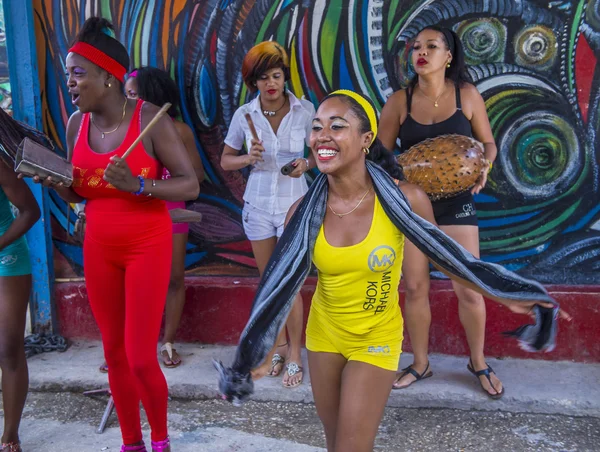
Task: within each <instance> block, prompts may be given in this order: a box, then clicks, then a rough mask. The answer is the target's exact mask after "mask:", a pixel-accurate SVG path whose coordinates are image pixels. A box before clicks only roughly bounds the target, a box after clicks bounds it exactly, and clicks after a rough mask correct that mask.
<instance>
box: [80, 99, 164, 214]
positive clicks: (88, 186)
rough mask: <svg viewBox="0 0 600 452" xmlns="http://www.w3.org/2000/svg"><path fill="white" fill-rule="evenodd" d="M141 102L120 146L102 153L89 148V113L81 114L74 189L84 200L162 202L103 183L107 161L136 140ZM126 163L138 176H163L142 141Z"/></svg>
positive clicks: (153, 177) (139, 122) (139, 124)
mask: <svg viewBox="0 0 600 452" xmlns="http://www.w3.org/2000/svg"><path fill="white" fill-rule="evenodd" d="M143 103H144V101H142V100H138V102H137V104H136V106H135V111H134V112H133V116H132V117H131V122H130V123H129V129H127V134H126V135H125V139H124V140H123V142H122V143H121V144H120V146H119V147H117V148H116V149H114V150H112V151H111V152H107V153H104V154H99V153H97V152H95V151H94V150H92V148H91V147H90V145H89V139H88V136H89V129H90V114H89V113H84V114H83V118H82V119H81V126H80V128H79V133H78V137H77V140H76V142H75V148H74V149H73V159H72V163H73V190H74V191H75V193H77V194H78V195H80V196H82V197H83V198H85V199H86V200H94V199H101V198H112V199H115V198H117V199H125V200H128V201H133V202H141V203H144V204H146V203H149V202H160V203H162V202H163V201H162V200H160V199H156V198H149V197H147V196H144V195H141V196H136V195H134V194H132V193H128V192H124V191H121V190H117V189H116V188H115V187H114V186H113V185H111V184H109V183H108V182H106V181H105V180H104V179H103V178H102V176H103V175H104V170H105V169H106V167H107V166H108V164H109V163H110V158H111V157H112V156H114V155H118V156H121V155H123V153H124V152H125V151H126V150H127V149H128V148H129V146H130V145H131V144H132V143H133V142H134V141H135V139H136V138H137V137H138V136H139V135H140V132H141V115H140V111H141V109H142V105H143ZM127 164H128V165H129V168H131V172H132V174H133V175H134V176H137V175H141V176H142V177H144V178H147V179H160V178H161V177H162V172H163V166H162V164H161V163H160V162H159V161H158V160H156V159H154V158H152V157H150V156H149V155H148V154H147V153H146V149H145V148H144V144H143V142H140V143H139V144H138V145H137V146H136V147H135V149H134V150H133V151H132V152H131V154H129V156H128V157H127Z"/></svg>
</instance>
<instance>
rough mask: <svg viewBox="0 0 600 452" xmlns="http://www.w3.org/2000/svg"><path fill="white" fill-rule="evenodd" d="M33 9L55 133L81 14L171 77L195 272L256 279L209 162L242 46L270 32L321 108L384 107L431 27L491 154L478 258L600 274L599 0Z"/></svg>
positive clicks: (528, 270)
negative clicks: (337, 101) (480, 111)
mask: <svg viewBox="0 0 600 452" xmlns="http://www.w3.org/2000/svg"><path fill="white" fill-rule="evenodd" d="M35 12H36V18H37V27H38V30H37V33H38V48H39V54H40V59H41V64H40V67H41V68H44V71H43V74H41V77H42V87H43V93H42V96H43V101H44V124H45V127H46V130H47V131H48V133H50V134H51V135H52V137H53V138H54V139H55V140H56V141H57V142H59V143H61V144H62V143H64V129H65V124H66V121H67V118H68V116H69V114H70V113H71V112H72V106H71V103H70V101H69V98H68V95H67V89H66V86H65V79H64V76H63V73H64V58H65V56H66V51H67V49H68V43H69V42H70V40H71V39H72V38H73V37H74V36H75V34H76V32H77V30H78V27H79V25H80V24H81V23H82V22H83V20H84V19H85V18H86V17H87V16H89V15H92V14H100V15H103V16H105V17H107V18H109V19H111V20H112V21H113V22H114V23H115V25H116V28H117V30H118V36H119V37H120V39H121V40H122V42H124V43H125V44H126V45H127V46H128V48H129V50H130V52H131V55H132V60H133V63H134V64H135V65H136V66H139V65H153V66H157V67H161V68H166V69H167V70H169V71H170V72H171V74H172V75H173V77H174V78H175V79H176V81H177V83H178V86H179V88H180V91H181V96H182V99H183V119H184V120H185V121H187V122H188V123H189V124H190V125H192V126H193V128H194V130H195V132H196V137H197V140H198V150H199V152H200V153H201V156H202V159H203V161H204V164H205V166H206V170H207V176H208V180H207V182H206V183H205V184H204V185H203V187H202V194H201V196H200V198H199V199H198V200H197V202H195V203H194V204H193V205H192V206H191V207H190V208H193V209H195V210H198V211H201V212H202V213H203V215H204V221H203V222H202V223H199V224H196V225H193V226H192V229H191V234H190V243H189V254H188V262H187V263H188V269H189V272H190V273H192V274H193V273H197V274H207V273H213V274H214V273H219V274H222V273H228V274H249V273H252V274H254V262H253V259H252V254H251V252H250V247H249V243H248V242H247V240H246V239H245V237H244V234H243V229H242V226H241V209H240V207H241V204H242V193H243V191H244V178H243V175H242V174H241V173H238V172H234V173H232V172H229V173H227V172H224V171H222V170H221V168H220V166H219V163H218V162H219V157H220V152H221V147H222V143H223V138H224V135H225V134H226V131H227V126H228V124H229V121H230V120H231V117H232V115H233V112H234V111H235V109H236V108H237V107H238V106H239V105H241V104H243V103H244V102H246V101H247V100H248V98H247V92H246V90H245V88H244V86H243V83H242V80H241V75H240V67H241V62H242V58H243V56H244V54H245V53H246V51H247V50H248V49H249V48H250V47H251V46H252V45H254V44H255V43H257V42H260V41H262V40H265V39H275V40H277V41H278V42H280V43H281V44H282V45H284V46H285V47H286V48H287V49H288V51H289V54H290V56H291V66H292V67H291V69H292V71H291V72H292V79H291V81H290V82H289V87H290V89H292V90H293V91H294V92H295V94H296V95H297V96H305V97H306V98H307V99H309V100H311V101H312V102H313V103H315V104H316V103H317V102H318V101H319V99H321V98H322V97H323V96H324V95H325V94H326V93H328V92H329V91H332V90H334V89H337V88H349V89H354V90H357V91H360V92H362V93H364V94H366V95H368V96H369V97H370V98H371V99H373V101H374V102H375V104H376V105H377V107H378V108H379V109H381V107H382V106H383V104H384V102H385V100H386V99H387V97H388V96H389V95H390V94H391V93H392V92H393V91H394V90H397V89H400V88H401V87H402V86H404V85H405V83H406V82H407V80H408V78H409V77H410V76H411V71H410V68H409V67H408V66H407V64H406V61H407V56H408V51H409V48H410V40H411V39H412V38H413V37H414V36H415V35H416V33H417V31H418V30H419V29H421V28H422V27H423V26H425V25H429V24H434V23H441V24H442V25H446V26H449V27H452V28H454V29H455V30H456V31H457V33H458V34H459V35H460V37H461V38H462V40H463V42H464V45H465V49H466V54H467V58H468V62H469V64H470V65H471V69H470V72H471V75H472V77H473V79H474V81H475V84H476V85H477V87H478V89H479V91H480V92H481V93H482V95H483V96H484V99H485V100H486V105H487V108H488V113H489V116H490V121H491V123H492V127H493V130H494V134H495V138H496V141H497V144H498V149H499V157H498V160H497V163H496V164H495V165H494V169H493V171H492V174H491V178H490V182H489V185H488V187H487V188H486V190H485V192H484V194H482V195H480V196H478V198H477V201H478V210H479V214H480V219H481V240H482V254H483V256H484V258H485V259H487V260H491V261H495V262H499V263H501V264H503V265H505V266H507V267H508V268H511V269H514V270H517V271H519V272H521V273H523V274H525V275H531V276H534V277H536V278H538V279H540V280H542V281H544V282H547V283H566V284H586V283H597V282H598V280H599V278H598V277H599V276H600V256H599V254H600V232H599V230H600V223H599V222H598V220H599V219H600V196H599V177H598V155H599V149H600V142H599V139H598V137H597V136H596V131H597V130H598V125H599V121H600V117H599V114H598V113H599V108H600V105H599V100H600V92H599V88H600V86H599V83H600V77H598V76H597V74H596V71H597V68H598V64H597V58H598V55H599V52H600V1H598V0H595V1H566V0H563V1H561V0H556V1H550V0H486V1H483V0H427V1H415V0H410V1H402V0H386V1H383V0H351V1H347V0H345V1H342V0H337V1H336V0H332V1H324V0H275V1H274V0H237V1H233V0H232V1H223V0H202V1H184V0H180V1H177V0H113V1H107V0H102V1H100V0H81V1H78V2H77V1H73V0H36V2H35ZM53 201H54V205H53V214H54V220H55V230H54V231H55V243H56V246H57V248H58V250H59V253H58V256H59V257H58V261H59V262H58V263H60V262H62V263H63V264H68V265H61V266H60V268H61V269H62V270H60V271H61V272H62V275H63V276H69V275H74V274H81V267H80V264H81V250H80V248H79V246H77V245H76V244H74V243H73V242H72V240H71V238H70V234H66V233H65V232H66V230H67V229H68V226H67V219H66V216H65V215H66V212H67V207H66V206H65V205H64V203H62V202H61V201H60V200H59V199H58V198H54V200H53ZM71 220H72V218H71ZM68 230H69V231H70V229H68ZM57 271H58V270H57Z"/></svg>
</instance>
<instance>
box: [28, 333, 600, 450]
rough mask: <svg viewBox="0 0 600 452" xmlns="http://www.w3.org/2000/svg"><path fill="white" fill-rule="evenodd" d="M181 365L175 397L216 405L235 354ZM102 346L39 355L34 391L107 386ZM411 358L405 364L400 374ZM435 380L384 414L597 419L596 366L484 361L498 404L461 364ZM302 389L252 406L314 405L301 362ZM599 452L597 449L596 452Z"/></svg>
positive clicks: (277, 392) (448, 365) (210, 352)
mask: <svg viewBox="0 0 600 452" xmlns="http://www.w3.org/2000/svg"><path fill="white" fill-rule="evenodd" d="M177 348H178V351H179V353H180V355H181V356H182V359H183V361H184V363H183V365H181V366H180V367H178V368H176V369H164V373H165V375H166V377H167V381H168V383H169V391H170V394H171V396H172V397H174V398H181V399H213V398H216V397H217V385H216V383H217V372H216V371H215V369H214V368H213V365H212V359H217V360H222V361H223V362H224V363H226V364H227V363H231V361H232V357H233V353H234V350H235V349H234V348H233V347H220V346H203V345H197V344H178V345H177ZM102 361H103V357H102V349H101V345H100V343H99V342H79V343H76V344H73V345H72V346H71V347H70V348H69V349H68V350H67V351H66V352H64V353H57V352H52V353H43V354H41V355H36V356H33V357H31V358H30V359H29V366H30V387H31V390H32V391H55V392H82V391H84V390H89V389H96V388H102V387H106V386H107V377H106V375H105V374H101V373H100V372H98V366H99V365H100V364H101V363H102ZM411 362H412V356H410V355H409V354H405V355H403V356H402V359H401V363H400V367H404V366H407V365H409V364H410V363H411ZM430 362H431V368H432V370H433V373H434V376H433V378H429V379H427V380H424V381H422V382H419V383H418V384H413V385H412V386H411V387H410V388H408V389H404V390H397V391H392V394H391V396H390V398H389V401H388V406H389V407H398V408H400V407H401V408H451V409H461V410H483V411H503V412H510V413H539V414H560V415H570V416H594V417H600V364H580V363H571V362H564V361H562V362H556V361H541V360H517V359H503V360H497V359H489V360H488V363H489V364H490V365H491V366H492V367H493V368H494V370H495V371H496V372H497V374H498V376H499V377H500V378H501V380H502V381H503V383H504V386H505V388H506V394H505V396H504V397H503V398H502V399H500V400H490V399H489V398H488V397H486V395H485V394H484V393H483V392H482V391H481V389H480V387H479V383H478V380H477V379H476V378H475V377H474V376H473V375H471V374H470V373H469V372H468V371H467V369H466V365H467V362H468V359H467V358H465V357H456V356H446V355H437V356H436V355H432V356H431V358H430ZM304 369H305V371H306V373H305V382H304V384H303V385H302V386H300V387H299V388H296V389H293V390H290V389H286V388H284V387H282V385H281V379H280V378H264V379H262V380H260V381H258V382H257V383H256V387H255V393H254V395H253V396H252V399H253V400H254V401H260V402H304V403H311V402H312V401H313V398H312V392H311V389H310V378H309V375H308V365H307V363H306V357H304ZM599 450H600V446H599Z"/></svg>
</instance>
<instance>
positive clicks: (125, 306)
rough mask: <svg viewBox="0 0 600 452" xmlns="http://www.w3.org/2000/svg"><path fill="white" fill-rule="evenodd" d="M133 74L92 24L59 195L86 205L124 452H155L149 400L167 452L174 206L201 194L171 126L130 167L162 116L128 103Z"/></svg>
mask: <svg viewBox="0 0 600 452" xmlns="http://www.w3.org/2000/svg"><path fill="white" fill-rule="evenodd" d="M128 66H129V56H128V54H127V51H126V50H125V47H123V45H122V44H121V43H120V42H119V41H117V40H116V39H114V37H113V33H112V25H111V24H110V23H109V22H108V21H106V20H105V19H100V18H90V19H88V20H87V21H86V22H85V24H84V25H83V28H82V29H81V31H80V33H79V35H78V36H77V39H76V41H75V44H74V45H73V47H71V49H70V50H69V54H68V55H67V59H66V68H67V77H68V87H69V93H70V94H71V97H72V102H73V104H74V105H75V106H77V107H78V108H79V111H77V112H75V113H74V114H73V115H72V116H71V118H70V119H69V123H68V125H67V147H68V158H69V160H71V161H72V163H73V185H72V187H69V188H66V187H62V186H60V185H54V188H55V189H56V190H57V192H58V193H59V194H60V196H61V197H62V198H63V199H65V200H66V201H68V202H81V201H83V200H84V199H85V200H86V209H85V211H86V221H87V224H86V233H85V240H84V244H83V257H84V274H85V278H86V286H87V291H88V297H89V300H90V304H91V307H92V310H93V312H94V316H95V318H96V321H97V322H98V326H99V327H100V331H101V333H102V343H103V346H104V355H105V358H106V361H107V363H108V369H109V372H108V380H109V383H110V389H111V392H112V395H113V398H114V401H115V406H116V409H117V415H118V417H119V422H120V425H121V432H122V435H123V443H124V445H123V446H122V448H121V451H122V452H123V451H146V448H145V446H144V442H143V440H142V430H141V426H140V412H139V402H140V400H141V402H142V404H143V405H144V409H145V411H146V414H147V416H148V421H149V423H150V427H151V429H152V438H151V439H152V450H153V451H155V452H159V451H161V452H167V451H170V447H169V439H168V432H167V384H166V381H165V378H164V375H163V373H162V371H161V369H160V366H159V363H158V360H157V356H156V342H157V341H158V335H159V330H160V323H161V318H162V312H163V309H164V305H165V298H166V295H167V288H168V285H169V276H170V271H171V254H172V243H173V242H172V236H171V220H170V216H169V213H168V210H167V207H166V204H165V201H183V200H192V199H195V198H196V197H197V196H198V191H199V188H198V179H197V178H196V175H195V174H194V169H193V167H192V165H191V163H190V160H189V157H188V155H187V152H186V150H185V147H184V145H183V143H182V141H181V139H180V138H179V135H178V133H177V131H176V130H175V127H174V126H173V122H172V121H171V120H170V119H169V118H168V117H164V118H161V119H160V120H159V122H158V123H157V124H156V126H155V127H154V128H153V129H151V130H150V131H149V133H148V134H147V135H146V136H145V137H144V139H143V140H142V141H141V142H140V144H139V145H138V146H136V148H135V149H134V150H133V152H132V153H131V154H130V155H129V156H128V157H127V160H123V159H121V158H120V156H122V155H123V153H124V152H125V151H126V150H127V149H128V148H129V146H130V145H131V144H132V143H133V141H134V140H135V139H136V138H137V137H138V136H139V134H140V132H141V130H142V129H144V128H145V127H146V125H147V124H148V123H149V122H150V120H152V118H153V117H154V116H155V115H156V113H157V112H158V108H157V107H156V106H154V105H152V104H149V103H145V102H143V101H141V100H138V101H135V100H129V99H127V98H126V96H125V93H124V90H123V81H124V76H125V74H126V72H127V68H128ZM163 167H166V168H167V169H168V170H169V173H170V174H171V178H170V179H168V180H161V175H162V171H163ZM45 183H46V184H52V181H51V180H46V181H45Z"/></svg>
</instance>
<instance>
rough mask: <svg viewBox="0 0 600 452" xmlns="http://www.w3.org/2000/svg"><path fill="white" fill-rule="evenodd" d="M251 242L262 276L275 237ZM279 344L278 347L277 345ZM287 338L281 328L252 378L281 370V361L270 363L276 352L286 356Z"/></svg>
mask: <svg viewBox="0 0 600 452" xmlns="http://www.w3.org/2000/svg"><path fill="white" fill-rule="evenodd" d="M251 244H252V253H253V254H254V259H255V260H256V266H257V267H258V272H259V273H260V275H261V276H262V274H263V273H264V271H265V268H266V267H267V264H268V263H269V259H270V258H271V255H272V254H273V251H275V246H276V245H277V237H270V238H268V239H265V240H254V241H252V242H251ZM278 346H280V347H278ZM287 349H288V347H287V340H286V334H285V328H283V329H282V330H281V332H280V333H279V336H278V337H277V341H276V343H275V347H274V348H273V350H271V351H270V352H269V354H268V355H267V357H266V358H265V360H264V362H263V363H262V364H261V365H260V366H259V367H257V368H256V369H254V370H253V371H252V378H254V379H255V380H258V379H259V378H262V377H264V376H265V375H271V376H276V375H279V373H280V372H281V371H282V370H283V363H281V364H277V365H276V366H272V365H271V360H272V359H273V355H275V353H278V354H279V355H281V356H282V357H283V358H284V359H285V357H286V356H287Z"/></svg>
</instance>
